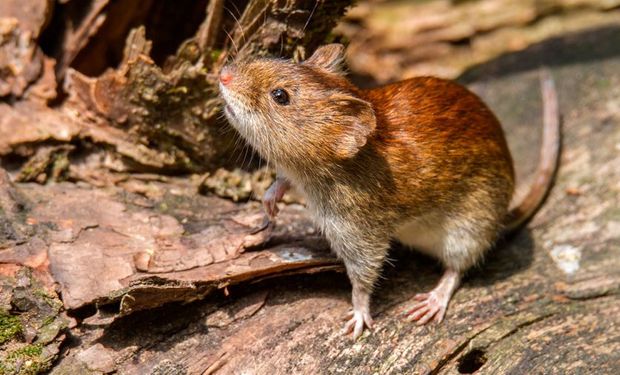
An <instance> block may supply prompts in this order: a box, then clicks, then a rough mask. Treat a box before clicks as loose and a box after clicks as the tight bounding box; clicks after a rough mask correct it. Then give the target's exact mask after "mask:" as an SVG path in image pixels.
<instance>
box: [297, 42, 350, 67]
mask: <svg viewBox="0 0 620 375" xmlns="http://www.w3.org/2000/svg"><path fill="white" fill-rule="evenodd" d="M343 60H344V46H343V45H342V44H337V43H333V44H326V45H324V46H321V47H319V48H317V50H316V51H314V53H313V54H312V56H310V58H309V59H307V60H306V61H304V62H303V63H302V64H304V65H309V66H313V67H316V68H320V69H323V70H326V71H328V72H330V73H336V74H339V73H342V61H343Z"/></svg>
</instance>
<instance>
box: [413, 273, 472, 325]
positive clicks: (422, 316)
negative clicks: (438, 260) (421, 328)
mask: <svg viewBox="0 0 620 375" xmlns="http://www.w3.org/2000/svg"><path fill="white" fill-rule="evenodd" d="M460 280H461V275H460V273H459V272H457V271H454V270H451V269H447V270H446V271H445V272H444V274H443V276H441V279H440V280H439V283H438V284H437V286H436V287H435V288H433V290H431V291H430V292H428V293H420V294H416V295H415V296H414V297H413V299H414V300H415V301H416V302H413V303H412V304H411V305H410V306H409V307H407V309H406V311H405V313H404V315H405V316H406V320H407V321H408V322H413V321H415V322H417V324H418V325H422V324H426V323H429V322H435V323H440V322H441V321H442V320H443V318H444V316H445V315H446V310H447V309H448V304H449V303H450V299H451V298H452V294H454V291H455V290H456V288H457V287H458V286H459V282H460Z"/></svg>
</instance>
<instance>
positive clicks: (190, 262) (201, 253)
mask: <svg viewBox="0 0 620 375" xmlns="http://www.w3.org/2000/svg"><path fill="white" fill-rule="evenodd" d="M7 181H8V180H7ZM5 185H6V184H5ZM11 189H13V188H11V187H10V186H9V187H6V188H5V189H4V190H0V203H3V207H5V206H6V208H5V209H4V211H3V212H7V213H12V212H14V211H15V210H16V209H12V208H11V207H14V206H15V204H14V203H10V204H4V202H5V201H9V202H13V200H12V198H11V200H9V198H10V197H11V196H12V195H16V193H11V191H12V190H11ZM150 190H151V192H153V191H158V192H160V195H159V198H157V199H154V200H148V199H146V200H145V198H143V197H141V196H136V195H133V194H129V195H127V192H126V191H125V190H122V189H108V190H93V189H86V188H79V187H76V186H74V185H71V184H60V185H56V186H49V187H38V186H26V185H24V186H22V190H21V191H22V194H23V195H24V196H25V197H27V198H26V199H27V200H28V201H30V202H37V204H36V205H34V206H33V207H32V208H31V209H30V210H29V211H28V212H27V214H26V215H23V214H22V217H21V219H20V220H16V219H13V220H15V224H16V225H24V226H26V227H28V228H30V231H29V236H28V237H27V238H26V239H22V240H21V242H20V243H16V242H15V241H10V240H11V239H12V236H10V233H7V235H8V237H7V241H9V242H6V244H5V245H4V249H3V250H2V251H1V252H0V263H5V262H10V263H17V264H21V265H30V266H34V265H35V264H34V262H35V260H36V262H37V264H38V265H44V269H45V270H46V271H47V270H48V267H49V272H50V274H51V276H52V277H53V278H54V280H55V281H56V282H58V283H59V285H60V291H61V296H62V301H63V303H64V306H65V308H67V309H70V310H74V309H80V308H84V307H85V306H88V305H91V306H95V305H110V304H117V305H118V306H119V307H118V309H117V310H116V311H115V313H118V314H120V315H126V314H129V313H131V312H135V311H138V310H144V309H152V308H155V307H158V306H161V305H163V304H165V303H169V302H174V301H191V300H196V299H201V298H203V297H204V296H206V295H207V294H209V293H211V292H213V291H215V290H218V289H222V288H224V287H226V286H228V285H234V284H237V283H240V282H246V281H249V280H255V279H258V278H263V277H266V276H272V275H274V274H280V273H306V272H312V271H313V270H315V269H321V270H322V271H325V270H327V269H332V270H339V269H341V266H340V264H339V263H338V262H337V261H336V259H335V258H334V256H333V255H332V254H330V252H329V248H328V247H327V245H326V244H325V242H324V241H322V240H320V239H317V238H314V237H312V236H311V235H312V233H314V230H313V228H312V225H311V224H310V222H309V220H308V218H307V217H306V214H305V212H304V211H303V210H302V209H301V208H300V207H295V206H291V207H287V208H286V209H285V210H284V211H283V212H282V216H281V219H280V220H279V222H280V221H281V222H280V224H279V225H280V228H279V229H276V231H275V232H269V231H262V232H259V233H256V234H252V230H253V228H256V227H258V226H260V224H261V223H262V220H263V214H262V212H261V208H260V205H259V204H257V203H254V202H253V203H248V204H245V205H241V206H237V205H235V204H233V203H232V202H230V201H227V200H224V199H220V198H215V197H203V196H200V195H198V194H197V192H196V190H195V189H194V188H192V187H191V186H190V185H188V184H187V183H185V182H183V181H182V180H179V181H177V182H176V183H156V182H153V183H151V184H150ZM168 191H170V192H174V193H166V192H168ZM2 192H5V193H2ZM88 202H90V203H88ZM92 202H96V204H92ZM11 217H14V216H9V218H11ZM20 222H21V224H20ZM287 222H290V223H294V224H289V225H284V223H287ZM12 228H13V227H10V228H8V229H12ZM18 228H19V227H18ZM8 229H7V230H8ZM11 233H13V232H11ZM308 235H310V237H308ZM22 237H23V236H22ZM26 240H27V241H26ZM0 244H1V242H0ZM248 250H251V251H248ZM109 313H110V311H109V309H108V310H107V314H109Z"/></svg>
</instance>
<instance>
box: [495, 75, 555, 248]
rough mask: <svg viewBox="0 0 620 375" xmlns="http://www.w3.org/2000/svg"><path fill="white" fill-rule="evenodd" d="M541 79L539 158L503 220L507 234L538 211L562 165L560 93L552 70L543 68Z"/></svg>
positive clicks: (513, 231) (519, 227) (521, 225)
mask: <svg viewBox="0 0 620 375" xmlns="http://www.w3.org/2000/svg"><path fill="white" fill-rule="evenodd" d="M540 80H541V91H542V98H543V108H544V109H543V111H544V115H543V140H542V147H541V149H540V160H539V163H538V168H537V170H536V176H535V179H534V182H533V183H532V186H531V187H530V191H529V192H528V193H527V195H526V196H525V198H523V200H521V202H520V203H519V204H518V205H517V206H515V207H514V208H512V209H511V210H510V212H509V213H508V216H507V218H506V222H505V224H504V225H505V226H504V235H506V236H509V235H511V234H513V233H515V232H516V231H518V230H519V229H521V227H523V226H524V225H525V224H526V223H527V222H528V221H529V220H530V219H531V218H532V217H533V216H534V215H535V214H536V212H537V211H538V209H539V208H540V206H542V204H543V202H544V201H545V198H546V197H547V195H548V194H549V191H550V190H551V187H552V186H553V180H554V177H555V174H556V172H557V170H558V166H559V159H560V150H561V146H562V138H561V119H560V110H559V107H558V95H557V92H556V89H555V83H554V82H553V78H552V77H551V73H550V72H549V71H548V70H547V69H543V70H542V71H541V77H540Z"/></svg>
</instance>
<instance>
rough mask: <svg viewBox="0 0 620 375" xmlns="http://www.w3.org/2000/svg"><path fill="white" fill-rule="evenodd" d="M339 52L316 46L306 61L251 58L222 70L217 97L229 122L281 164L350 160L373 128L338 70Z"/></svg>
mask: <svg viewBox="0 0 620 375" xmlns="http://www.w3.org/2000/svg"><path fill="white" fill-rule="evenodd" d="M342 60H343V47H342V45H340V44H329V45H326V46H323V47H320V48H319V49H317V50H316V52H315V53H314V54H313V55H312V56H311V57H310V58H309V59H307V60H306V61H304V62H302V63H300V64H296V63H294V62H292V61H289V60H282V59H267V58H261V59H255V60H250V61H243V62H236V63H234V64H232V65H229V66H226V67H225V68H224V69H222V71H221V73H220V92H221V95H222V97H223V99H224V101H225V102H226V106H225V110H224V111H225V113H226V117H227V118H228V120H229V122H230V123H231V124H232V125H233V126H234V127H235V128H236V129H237V130H238V131H239V133H240V134H241V135H242V136H243V137H244V138H245V139H246V140H247V141H248V142H249V143H250V144H251V145H252V146H253V147H254V148H255V149H256V150H257V151H258V152H259V153H260V154H261V155H262V156H263V157H264V158H266V159H268V160H269V161H274V162H275V163H276V164H279V165H289V166H300V165H308V164H312V163H317V162H320V163H323V164H324V163H329V162H332V161H338V160H342V159H347V158H351V157H353V156H354V155H355V154H356V153H357V152H358V151H359V149H360V148H361V147H363V146H364V145H365V144H366V140H367V137H368V136H369V135H370V133H371V132H372V131H373V130H374V129H375V126H376V119H375V114H374V111H373V109H372V106H371V105H370V104H369V103H368V102H366V101H364V100H362V99H360V98H358V97H357V95H356V93H357V89H356V88H355V87H354V86H353V85H351V84H350V83H349V81H348V80H347V79H346V78H345V77H344V75H343V72H342V70H341V63H342Z"/></svg>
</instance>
